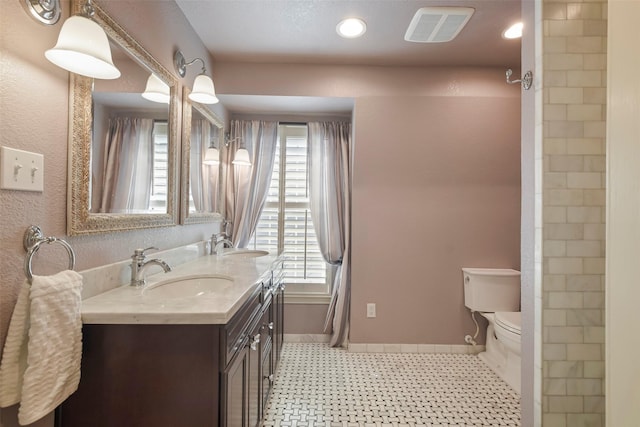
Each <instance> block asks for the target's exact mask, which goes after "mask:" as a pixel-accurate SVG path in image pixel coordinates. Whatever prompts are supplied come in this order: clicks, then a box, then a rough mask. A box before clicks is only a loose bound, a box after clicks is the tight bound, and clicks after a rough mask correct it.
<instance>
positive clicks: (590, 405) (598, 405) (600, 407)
mask: <svg viewBox="0 0 640 427" xmlns="http://www.w3.org/2000/svg"><path fill="white" fill-rule="evenodd" d="M582 400H583V402H584V412H586V413H592V414H593V413H596V414H604V413H605V398H604V396H584V397H583V398H582Z"/></svg>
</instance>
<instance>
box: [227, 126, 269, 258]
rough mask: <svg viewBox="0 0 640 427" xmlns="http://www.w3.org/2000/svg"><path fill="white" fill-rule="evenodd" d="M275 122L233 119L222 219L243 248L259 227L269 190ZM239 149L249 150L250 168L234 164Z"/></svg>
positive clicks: (237, 245)
mask: <svg viewBox="0 0 640 427" xmlns="http://www.w3.org/2000/svg"><path fill="white" fill-rule="evenodd" d="M277 137H278V123H277V122H267V121H261V120H232V121H231V139H232V140H234V139H236V140H235V141H234V142H233V143H231V145H230V146H229V148H228V150H227V152H226V159H227V161H226V164H227V165H228V166H227V189H230V190H231V191H227V192H225V193H226V195H227V197H226V201H227V203H226V212H225V217H226V218H228V219H229V218H231V220H232V221H233V223H232V228H233V233H232V241H233V245H234V246H235V247H237V248H243V247H246V246H247V245H248V244H249V240H251V236H252V235H253V233H254V232H255V229H256V226H257V225H258V219H259V218H260V213H261V212H262V208H263V207H264V202H265V200H266V198H267V193H268V191H269V184H270V182H271V174H272V172H273V164H274V160H275V154H276V143H277ZM239 148H246V149H247V150H248V151H249V159H250V160H251V166H242V165H233V164H232V160H233V157H234V155H235V152H236V151H237V150H238V149H239Z"/></svg>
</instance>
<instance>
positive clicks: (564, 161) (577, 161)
mask: <svg viewBox="0 0 640 427" xmlns="http://www.w3.org/2000/svg"><path fill="white" fill-rule="evenodd" d="M566 141H567V149H569V141H576V140H575V139H571V140H566ZM578 141H582V139H578ZM573 144H575V143H573ZM572 150H573V148H572ZM578 154H582V153H578ZM583 168H584V158H583V157H582V156H578V155H566V156H565V155H554V156H549V171H550V172H582V170H583Z"/></svg>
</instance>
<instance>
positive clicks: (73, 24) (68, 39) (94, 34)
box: [44, 15, 120, 79]
mask: <svg viewBox="0 0 640 427" xmlns="http://www.w3.org/2000/svg"><path fill="white" fill-rule="evenodd" d="M44 56H45V57H46V58H47V59H48V60H49V61H51V62H53V63H54V64H55V65H57V66H58V67H60V68H64V69H65V70H67V71H71V72H72V73H76V74H81V75H83V76H87V77H93V78H96V79H117V78H118V77H120V71H119V70H118V69H117V68H116V67H115V65H113V60H112V59H111V48H110V46H109V39H107V35H106V34H105V32H104V30H103V29H102V27H100V25H98V23H96V22H94V21H92V20H91V19H89V18H85V17H84V16H80V15H75V16H72V17H70V18H68V19H67V20H66V21H65V22H64V24H63V25H62V29H61V30H60V34H59V35H58V42H57V43H56V45H55V46H54V47H53V48H51V49H49V50H47V51H46V52H45V53H44Z"/></svg>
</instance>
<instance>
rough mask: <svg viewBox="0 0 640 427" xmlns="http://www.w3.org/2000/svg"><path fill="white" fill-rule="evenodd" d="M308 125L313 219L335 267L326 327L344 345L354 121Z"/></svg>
mask: <svg viewBox="0 0 640 427" xmlns="http://www.w3.org/2000/svg"><path fill="white" fill-rule="evenodd" d="M308 127H309V144H308V161H309V195H310V205H311V209H310V210H311V219H312V221H313V226H314V229H315V231H316V236H317V237H318V244H319V246H320V251H321V252H322V256H323V257H324V259H325V261H326V262H327V263H329V264H330V265H332V266H334V271H335V274H334V283H333V288H332V298H331V303H330V305H329V310H328V312H327V320H326V323H325V330H328V331H330V332H331V340H330V343H331V345H332V346H334V347H335V346H344V345H346V343H347V340H348V338H349V300H350V296H351V290H350V286H351V277H350V276H351V270H350V268H349V248H350V217H351V207H350V191H349V189H350V167H349V165H350V152H351V124H350V123H346V122H311V123H309V124H308Z"/></svg>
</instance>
